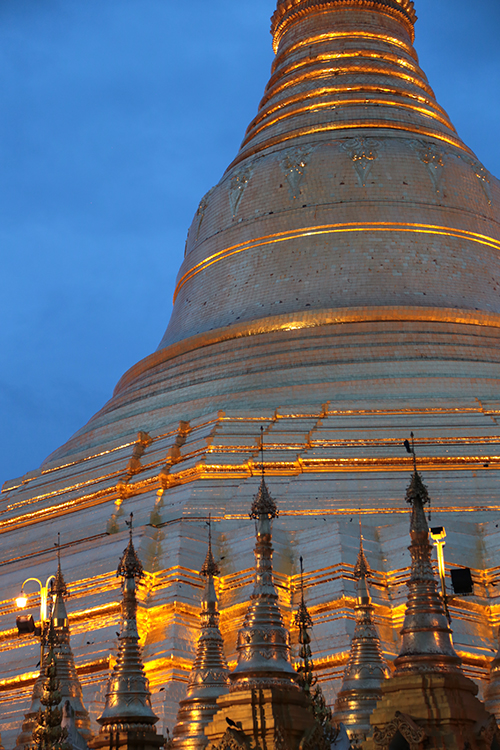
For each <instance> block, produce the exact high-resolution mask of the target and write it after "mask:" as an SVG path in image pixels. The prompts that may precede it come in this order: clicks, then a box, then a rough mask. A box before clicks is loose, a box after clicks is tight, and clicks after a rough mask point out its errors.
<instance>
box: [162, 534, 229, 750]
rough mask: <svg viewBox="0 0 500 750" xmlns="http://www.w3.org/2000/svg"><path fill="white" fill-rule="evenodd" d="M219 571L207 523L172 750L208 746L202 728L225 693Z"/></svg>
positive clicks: (188, 749) (225, 670)
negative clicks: (188, 666) (190, 658)
mask: <svg viewBox="0 0 500 750" xmlns="http://www.w3.org/2000/svg"><path fill="white" fill-rule="evenodd" d="M219 572H220V571H219V567H218V565H217V563H216V562H215V560H214V557H213V554H212V530H211V526H210V521H209V536H208V551H207V556H206V558H205V562H204V563H203V566H202V568H201V570H200V575H202V576H203V577H204V578H205V591H204V593H203V598H202V602H201V633H200V637H199V639H198V646H197V650H196V658H195V660H194V665H193V669H192V670H191V674H190V677H189V683H188V689H187V696H186V698H185V699H184V700H183V701H181V702H180V705H179V713H178V715H177V723H176V725H175V727H174V731H173V735H172V748H173V750H203V748H205V747H206V745H207V744H208V739H207V736H206V734H205V731H204V730H205V727H206V726H208V724H209V723H210V721H211V720H212V718H213V716H214V714H215V713H216V711H217V709H218V706H217V698H218V697H219V696H220V695H223V694H224V693H227V692H228V684H227V678H228V674H229V669H228V667H227V662H226V658H225V656H224V644H223V640H222V635H221V632H220V628H219V610H218V601H217V594H216V592H215V585H214V576H217V575H219Z"/></svg>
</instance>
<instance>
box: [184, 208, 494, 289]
mask: <svg viewBox="0 0 500 750" xmlns="http://www.w3.org/2000/svg"><path fill="white" fill-rule="evenodd" d="M345 232H405V233H408V232H409V233H412V234H413V233H415V234H434V235H437V236H444V237H454V238H456V239H466V240H470V241H471V242H476V243H478V244H480V245H484V246H486V247H492V248H494V249H495V250H498V251H500V240H495V239H494V238H493V237H488V235H484V234H477V233H476V232H469V231H467V230H465V229H455V228H454V227H444V226H437V225H433V224H408V223H404V224H403V223H397V222H363V223H358V222H349V223H346V224H324V225H319V226H315V227H305V228H301V229H295V230H291V231H290V230H289V231H288V232H277V233H275V234H270V235H267V236H263V237H257V238H256V239H254V240H250V241H249V242H241V243H239V244H237V245H232V246H231V247H228V248H225V249H224V250H220V251H219V252H217V253H214V254H213V255H209V256H208V258H205V259H204V260H202V261H201V262H200V263H197V264H196V265H195V266H193V268H190V269H189V271H186V273H185V274H184V275H183V276H181V278H180V279H179V281H178V282H177V285H176V287H175V291H174V299H173V301H174V303H175V300H176V299H177V295H178V294H179V292H180V290H181V289H182V287H183V286H184V284H186V283H187V282H188V281H189V280H190V279H192V278H193V277H194V276H196V275H197V274H199V273H201V271H204V270H205V269H206V268H209V267H210V266H212V265H214V264H215V263H219V262H220V261H221V260H224V259H225V258H230V257H231V256H233V255H237V254H239V253H242V252H245V250H253V249H254V248H256V247H263V246H265V245H272V244H275V243H276V242H288V241H290V240H295V239H300V238H302V237H314V236H318V235H326V234H342V233H345Z"/></svg>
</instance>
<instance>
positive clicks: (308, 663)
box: [294, 557, 317, 696]
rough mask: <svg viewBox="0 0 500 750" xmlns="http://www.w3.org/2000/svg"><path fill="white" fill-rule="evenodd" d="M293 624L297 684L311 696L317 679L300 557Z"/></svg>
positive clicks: (310, 619)
mask: <svg viewBox="0 0 500 750" xmlns="http://www.w3.org/2000/svg"><path fill="white" fill-rule="evenodd" d="M294 624H295V627H296V628H298V631H299V643H300V649H299V656H300V659H301V664H300V665H299V666H298V667H297V673H298V675H299V684H300V686H301V688H302V690H304V692H305V693H307V695H309V696H311V693H312V688H313V686H314V685H315V684H316V682H317V677H316V676H315V675H314V663H313V658H312V652H311V646H310V643H311V636H310V635H309V629H310V628H312V626H313V621H312V617H311V615H310V614H309V610H308V609H307V606H306V603H305V601H304V568H303V560H302V557H301V558H300V604H299V608H298V610H297V614H296V615H295V619H294Z"/></svg>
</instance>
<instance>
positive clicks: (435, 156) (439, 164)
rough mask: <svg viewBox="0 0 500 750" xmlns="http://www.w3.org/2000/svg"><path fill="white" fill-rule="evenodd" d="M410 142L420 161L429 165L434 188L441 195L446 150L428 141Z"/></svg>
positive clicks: (428, 168) (428, 169)
mask: <svg viewBox="0 0 500 750" xmlns="http://www.w3.org/2000/svg"><path fill="white" fill-rule="evenodd" d="M409 143H410V146H411V148H412V149H413V150H414V151H415V153H416V154H417V156H418V158H419V159H420V161H421V162H422V163H423V164H425V166H426V167H427V171H428V172H429V177H430V178H431V180H432V184H433V186H434V190H435V191H436V194H437V195H439V193H440V191H441V180H442V178H443V172H444V157H445V153H444V151H441V150H440V149H439V148H438V147H437V145H436V144H435V143H430V142H429V143H427V142H426V141H410V142H409Z"/></svg>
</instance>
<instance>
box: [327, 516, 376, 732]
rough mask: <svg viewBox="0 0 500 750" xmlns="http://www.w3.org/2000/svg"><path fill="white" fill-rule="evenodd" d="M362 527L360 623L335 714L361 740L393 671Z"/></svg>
mask: <svg viewBox="0 0 500 750" xmlns="http://www.w3.org/2000/svg"><path fill="white" fill-rule="evenodd" d="M359 526H360V529H359V531H360V533H359V553H358V559H357V561H356V565H355V566H354V578H355V579H356V604H355V606H354V611H355V615H356V626H355V629H354V635H353V637H352V641H351V650H350V653H349V659H348V661H347V666H346V668H345V671H344V677H343V680H342V686H341V688H340V691H339V693H338V695H337V700H336V701H335V714H334V715H335V718H336V719H338V720H339V721H342V722H343V724H344V725H345V727H346V729H347V732H348V734H349V736H350V738H351V739H352V740H354V739H355V740H356V741H358V742H359V741H363V740H364V739H366V737H367V736H368V733H369V732H370V729H371V727H370V715H371V713H372V711H373V709H374V708H375V706H376V705H377V701H379V700H380V699H381V697H382V690H381V684H382V681H383V680H385V679H386V678H387V677H388V674H389V670H388V668H387V665H386V663H385V660H384V657H383V655H382V649H381V647H380V640H379V637H378V633H377V630H376V628H375V625H374V622H373V607H372V603H371V597H370V593H369V590H368V584H367V578H368V576H369V575H370V573H371V570H370V566H369V565H368V561H367V559H366V556H365V552H364V549H363V535H362V533H361V520H360V524H359Z"/></svg>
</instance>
